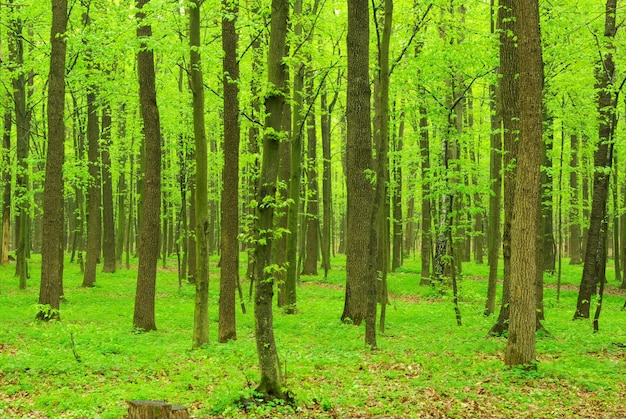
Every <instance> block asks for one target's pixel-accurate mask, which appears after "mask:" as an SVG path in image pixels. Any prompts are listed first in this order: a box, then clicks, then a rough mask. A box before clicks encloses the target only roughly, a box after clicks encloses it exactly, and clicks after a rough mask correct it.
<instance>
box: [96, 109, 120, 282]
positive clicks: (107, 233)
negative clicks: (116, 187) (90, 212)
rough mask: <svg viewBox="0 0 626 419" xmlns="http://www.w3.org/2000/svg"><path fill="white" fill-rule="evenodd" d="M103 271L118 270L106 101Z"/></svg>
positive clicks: (103, 143) (103, 129)
mask: <svg viewBox="0 0 626 419" xmlns="http://www.w3.org/2000/svg"><path fill="white" fill-rule="evenodd" d="M101 140H102V142H101V146H100V147H101V152H102V221H103V224H102V234H103V236H104V240H103V243H102V257H103V265H102V272H105V273H113V272H115V270H116V266H115V264H116V258H115V215H114V213H113V178H112V176H111V154H110V152H109V149H110V147H111V107H110V105H109V103H108V102H105V104H104V107H103V109H102V136H101Z"/></svg>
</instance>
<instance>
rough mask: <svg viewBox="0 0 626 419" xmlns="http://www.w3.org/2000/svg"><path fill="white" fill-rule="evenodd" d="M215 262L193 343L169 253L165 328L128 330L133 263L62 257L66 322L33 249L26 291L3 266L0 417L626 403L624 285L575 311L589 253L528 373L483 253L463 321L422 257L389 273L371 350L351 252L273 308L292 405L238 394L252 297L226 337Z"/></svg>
mask: <svg viewBox="0 0 626 419" xmlns="http://www.w3.org/2000/svg"><path fill="white" fill-rule="evenodd" d="M212 262H213V263H212V266H211V308H210V316H211V320H212V321H211V330H210V337H211V344H210V345H208V346H207V347H204V348H202V349H198V350H191V331H192V322H193V301H194V288H193V286H191V285H184V286H183V288H182V289H181V290H179V289H178V282H177V276H176V272H175V270H174V269H173V267H174V266H175V262H174V261H173V260H172V261H170V266H171V268H170V269H166V270H163V269H159V272H158V278H157V302H156V322H157V327H158V330H157V331H156V332H151V333H146V334H136V333H133V330H132V313H133V304H134V298H133V293H134V291H135V283H136V271H134V270H131V271H127V270H125V269H120V270H118V272H117V273H115V274H107V275H104V274H98V279H97V286H96V287H94V288H91V289H83V288H81V287H80V284H81V281H82V275H81V274H80V272H79V269H78V266H77V265H74V264H69V263H66V265H65V276H64V282H65V294H66V299H67V301H66V302H64V303H63V304H62V307H61V318H62V321H61V322H53V323H49V324H47V323H40V322H37V321H35V320H34V318H35V314H36V308H37V307H36V303H37V295H38V291H39V271H38V269H39V262H38V260H36V259H34V260H33V262H32V263H31V269H32V272H31V274H32V275H31V276H32V278H31V280H30V281H29V285H28V288H27V289H26V290H19V289H18V288H17V282H18V281H17V279H16V278H14V277H13V271H14V269H15V266H14V265H9V266H6V267H0V307H2V309H1V310H0V324H1V325H2V327H1V328H0V417H3V418H18V417H19V418H21V417H42V418H43V417H49V418H58V417H68V418H83V417H84V418H96V417H100V418H120V417H122V416H123V415H124V413H125V412H126V410H127V405H126V401H127V400H133V399H155V400H167V401H170V402H172V403H175V404H182V405H185V406H187V407H188V408H189V409H190V411H191V413H192V415H193V416H194V417H198V418H202V417H218V416H219V417H310V418H318V417H328V418H330V417H340V418H343V417H452V418H454V417H458V418H465V417H467V418H470V417H538V418H544V417H572V416H578V417H590V416H594V415H595V416H597V417H619V416H624V415H626V407H624V406H623V397H624V396H626V385H625V380H624V376H625V375H624V373H625V371H624V360H625V358H626V352H625V351H624V348H623V347H622V345H623V344H624V343H626V321H625V320H626V313H625V312H622V311H621V310H620V309H621V306H622V305H623V303H624V298H625V297H624V294H623V293H620V292H618V291H617V290H616V289H615V288H614V287H609V292H610V294H609V295H607V297H606V301H605V306H604V308H603V313H602V318H601V320H600V332H599V333H597V334H594V333H592V329H591V324H590V322H588V321H582V322H581V321H578V322H573V321H572V320H571V319H572V316H573V313H574V306H575V301H576V290H575V289H574V287H573V285H577V282H578V281H579V280H580V272H581V269H582V268H581V267H580V266H569V265H568V264H567V263H564V264H563V266H564V272H563V280H562V283H563V284H564V286H563V290H562V291H561V299H560V301H559V302H558V303H557V302H556V297H555V296H556V290H555V288H554V284H555V281H556V279H555V278H552V277H550V276H546V292H545V305H546V321H545V326H546V328H547V329H548V331H549V333H550V334H549V335H548V336H545V337H541V338H540V339H539V340H538V342H537V354H538V355H537V357H538V361H539V362H538V369H537V370H536V371H525V370H518V369H508V368H506V367H504V365H503V362H502V359H503V352H504V348H505V345H506V341H505V340H504V339H498V338H488V337H486V332H487V330H488V329H489V328H490V327H491V325H492V324H493V322H494V318H493V317H491V318H485V317H483V315H482V312H483V306H484V296H485V294H486V285H487V284H486V282H485V281H484V280H478V279H476V278H483V277H485V276H487V273H488V270H487V269H488V268H487V266H486V265H476V264H474V263H467V264H465V265H464V269H463V270H464V276H465V278H466V279H464V280H462V281H460V289H461V312H462V316H463V326H461V327H458V326H456V323H455V318H454V311H453V306H452V299H451V296H450V293H449V291H448V290H443V291H441V292H440V291H439V290H436V291H433V290H432V289H431V288H430V287H419V286H418V284H419V263H418V261H415V260H408V261H406V263H405V266H403V267H402V268H401V269H399V270H398V272H397V273H393V274H390V275H389V291H390V293H391V295H392V297H391V301H390V305H389V306H388V309H387V323H386V334H385V335H384V336H379V337H378V344H379V349H378V350H377V351H373V352H372V351H369V350H367V349H366V347H365V345H364V343H363V333H364V330H363V328H362V327H354V326H350V325H345V324H342V323H341V322H340V321H339V317H340V315H341V311H342V308H343V297H344V293H343V290H342V289H341V286H342V285H343V284H344V282H345V273H344V271H343V269H342V268H341V267H342V266H343V265H344V264H345V258H340V257H338V258H336V259H334V260H333V267H334V269H333V270H332V271H331V272H330V274H329V277H328V279H327V280H326V281H324V280H323V279H322V278H321V277H315V278H312V277H303V278H302V280H303V281H302V286H300V287H299V288H298V314H297V315H285V314H282V313H281V311H280V310H279V309H276V310H275V328H276V339H277V344H278V349H279V355H280V358H281V362H283V363H284V368H285V370H286V381H287V386H288V387H289V389H290V390H292V391H293V393H294V394H295V396H296V402H297V406H296V407H290V406H271V405H270V406H261V407H256V408H254V409H253V410H252V411H247V412H246V411H244V410H241V409H240V408H239V407H238V406H237V405H236V403H235V401H236V400H238V399H240V398H241V397H242V396H244V397H246V396H249V395H251V394H252V390H253V388H254V387H255V385H256V380H258V366H257V358H256V352H255V343H254V333H253V324H254V323H253V318H252V315H251V312H252V307H251V304H250V302H248V301H247V300H246V303H247V306H248V309H249V310H248V314H245V315H244V314H242V313H241V312H240V311H239V312H238V314H237V322H238V325H237V329H238V340H237V341H235V342H230V343H227V344H218V343H217V312H218V310H217V292H218V291H217V290H218V278H219V275H218V272H219V271H218V269H217V268H216V267H215V262H216V261H215V260H213V261H212ZM609 278H612V276H611V273H609ZM243 286H244V290H246V293H247V289H248V284H247V283H244V284H243ZM498 292H500V290H499V291H498ZM74 351H75V352H76V355H75V354H74ZM79 359H80V361H79ZM429 415H430V416H429Z"/></svg>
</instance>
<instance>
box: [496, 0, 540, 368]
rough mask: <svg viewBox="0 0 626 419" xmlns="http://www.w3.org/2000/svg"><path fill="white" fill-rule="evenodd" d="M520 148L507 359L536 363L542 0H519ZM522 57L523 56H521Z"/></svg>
mask: <svg viewBox="0 0 626 419" xmlns="http://www.w3.org/2000/svg"><path fill="white" fill-rule="evenodd" d="M515 5H516V12H517V19H518V29H519V32H518V53H519V93H520V96H519V104H520V139H519V141H520V147H519V154H518V159H517V168H518V170H517V181H516V183H515V200H514V204H513V213H514V214H515V218H514V219H513V222H512V225H511V240H512V241H511V268H512V270H511V294H510V305H511V318H510V325H509V334H508V339H507V346H506V352H505V357H504V362H505V364H506V365H531V364H532V363H533V362H535V330H536V318H537V315H536V313H535V281H536V279H537V272H536V271H537V270H538V268H539V264H538V263H537V260H536V259H537V256H538V252H537V244H538V239H537V236H538V234H539V232H540V225H539V219H540V211H539V209H540V199H541V198H540V190H541V183H540V172H541V144H542V111H541V105H542V90H543V63H542V58H541V38H540V34H539V3H538V2H537V1H528V0H517V1H516V2H515ZM522 58H523V59H522Z"/></svg>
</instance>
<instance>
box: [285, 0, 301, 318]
mask: <svg viewBox="0 0 626 419" xmlns="http://www.w3.org/2000/svg"><path fill="white" fill-rule="evenodd" d="M293 15H294V18H295V17H299V16H301V15H302V0H296V1H295V2H294V6H293ZM293 32H294V35H295V36H296V37H300V36H302V23H301V21H300V20H298V22H297V23H296V24H295V25H294V27H293ZM304 71H305V68H304V64H303V63H302V62H299V63H298V65H297V66H296V68H295V71H294V72H293V73H294V74H293V91H292V93H291V95H292V98H293V99H292V105H291V113H292V120H293V122H292V133H291V162H290V163H291V164H290V166H291V167H290V176H289V200H290V204H289V207H288V208H287V230H289V233H288V235H287V237H286V239H287V243H286V244H287V246H286V256H287V266H286V273H285V285H284V298H281V301H280V303H281V305H282V306H283V307H285V311H286V312H287V313H295V311H296V302H297V293H296V283H297V279H298V266H297V263H298V237H299V235H300V234H301V232H300V231H299V229H298V218H299V216H300V188H301V185H300V183H301V176H302V159H301V156H302V137H303V135H304V125H305V122H304V121H305V117H304V115H303V114H302V104H303V95H304Z"/></svg>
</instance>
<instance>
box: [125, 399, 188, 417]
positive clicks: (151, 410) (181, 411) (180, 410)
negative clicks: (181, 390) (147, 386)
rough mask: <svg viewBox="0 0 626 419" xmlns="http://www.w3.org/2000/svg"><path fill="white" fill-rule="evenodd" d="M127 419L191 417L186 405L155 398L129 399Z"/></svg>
mask: <svg viewBox="0 0 626 419" xmlns="http://www.w3.org/2000/svg"><path fill="white" fill-rule="evenodd" d="M128 405H129V406H128V416H127V419H189V412H188V411H187V408H186V407H185V406H177V405H172V404H170V403H166V402H160V401H155V400H130V401H128Z"/></svg>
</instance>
